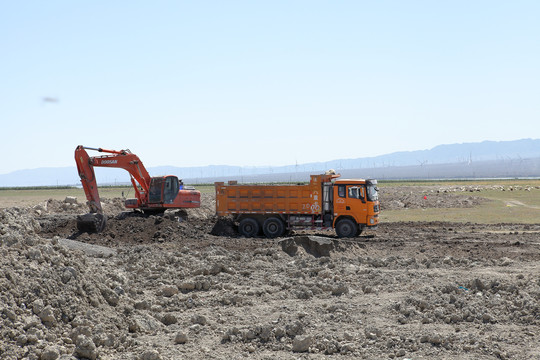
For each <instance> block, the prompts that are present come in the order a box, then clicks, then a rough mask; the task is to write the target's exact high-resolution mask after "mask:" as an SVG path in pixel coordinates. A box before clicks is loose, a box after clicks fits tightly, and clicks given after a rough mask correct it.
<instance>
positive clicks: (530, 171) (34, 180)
mask: <svg viewBox="0 0 540 360" xmlns="http://www.w3.org/2000/svg"><path fill="white" fill-rule="evenodd" d="M328 169H335V170H336V171H337V172H338V173H341V174H342V175H343V176H347V177H364V178H368V177H373V178H378V179H419V178H431V179H433V178H490V177H540V139H522V140H515V141H483V142H478V143H463V144H451V145H439V146H436V147H434V148H433V149H430V150H417V151H401V152H395V153H391V154H386V155H381V156H375V157H365V158H356V159H338V160H332V161H326V162H316V163H307V164H297V165H296V164H295V165H288V166H276V167H268V166H266V167H240V166H227V165H209V166H201V167H174V166H157V167H150V168H148V171H149V172H150V174H151V175H152V176H157V175H177V176H178V177H180V178H182V179H184V182H185V183H193V184H196V183H212V182H214V181H226V180H232V179H235V180H239V181H245V182H248V181H258V182H259V181H261V182H262V181H305V180H307V179H308V178H309V176H308V175H309V174H317V173H321V172H324V171H326V170H328ZM95 171H96V177H97V179H98V183H99V184H100V185H111V184H118V185H120V184H124V183H129V175H128V173H127V172H126V171H125V170H121V169H104V168H95ZM79 184H80V181H79V177H78V174H77V170H76V167H75V166H70V167H62V168H39V169H31V170H18V171H14V172H11V173H9V174H1V175H0V187H12V186H57V185H58V186H59V185H79Z"/></svg>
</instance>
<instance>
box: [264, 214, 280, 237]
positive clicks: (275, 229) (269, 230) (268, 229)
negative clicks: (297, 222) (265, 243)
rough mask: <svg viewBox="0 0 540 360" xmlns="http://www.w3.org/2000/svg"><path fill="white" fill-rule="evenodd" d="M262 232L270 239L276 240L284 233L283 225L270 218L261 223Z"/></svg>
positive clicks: (277, 220) (275, 218)
mask: <svg viewBox="0 0 540 360" xmlns="http://www.w3.org/2000/svg"><path fill="white" fill-rule="evenodd" d="M263 232H264V235H266V237H268V238H270V239H273V238H277V237H279V236H281V235H283V233H284V232H285V224H283V221H281V219H279V218H277V217H270V218H268V219H266V220H265V221H264V223H263Z"/></svg>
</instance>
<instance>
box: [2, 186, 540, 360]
mask: <svg viewBox="0 0 540 360" xmlns="http://www.w3.org/2000/svg"><path fill="white" fill-rule="evenodd" d="M446 190H448V189H441V188H440V186H433V187H430V188H429V187H428V188H426V187H401V186H395V187H391V186H390V187H383V188H382V189H381V193H380V197H381V207H382V212H383V213H384V211H385V210H386V211H389V212H393V213H395V212H396V211H399V210H403V211H405V209H408V210H409V211H410V210H411V209H428V210H429V209H431V210H434V209H435V210H439V209H440V211H441V214H443V212H442V211H443V210H445V209H464V210H465V209H471V208H474V207H478V206H480V205H481V204H483V203H485V202H486V201H488V200H486V199H484V198H482V191H480V190H481V189H480V190H478V189H476V190H475V192H474V194H472V193H471V189H468V188H466V187H465V188H463V189H461V190H459V189H458V190H456V189H452V191H446ZM426 191H431V193H430V196H429V197H428V199H423V194H425V193H426ZM527 191H530V192H531V193H533V192H540V189H539V188H537V187H536V188H532V189H528V190H527ZM82 200H83V199H79V203H75V204H70V203H69V202H64V201H61V200H53V199H50V200H47V201H40V202H36V203H35V204H31V205H28V204H26V203H25V204H21V205H19V206H14V205H13V204H10V207H3V208H2V205H1V204H0V269H1V270H0V315H1V316H0V358H1V359H43V360H54V359H92V360H93V359H141V360H153V359H244V358H245V359H323V358H324V359H330V358H331V359H475V360H478V359H540V345H539V344H540V219H539V220H538V222H536V223H530V224H520V223H519V222H518V221H515V222H513V221H509V222H506V223H499V224H486V223H457V222H446V221H445V218H444V216H443V215H441V218H440V219H439V221H428V222H422V221H420V222H419V221H415V222H404V221H391V222H385V221H383V222H382V223H381V225H380V226H379V228H378V229H377V230H375V231H369V232H366V233H364V234H362V235H361V236H360V237H358V238H356V239H353V240H338V239H337V238H335V236H334V235H333V233H324V232H323V233H315V232H314V233H311V232H310V233H296V234H292V236H291V237H289V238H281V239H273V240H268V239H265V238H257V239H245V238H242V237H238V236H237V235H235V233H234V231H233V229H232V228H231V226H230V223H229V222H227V221H217V219H216V218H215V215H214V197H213V195H211V194H203V206H202V207H201V208H200V209H193V210H188V211H178V212H167V213H166V214H165V216H143V215H140V214H136V213H129V212H124V210H123V208H122V201H121V200H120V199H109V200H105V201H104V202H105V209H106V213H107V214H108V216H109V221H108V224H107V228H106V230H105V231H104V232H103V233H101V234H87V233H78V232H77V229H76V223H75V217H76V214H82V213H85V212H86V206H85V205H84V204H82V202H83V201H82ZM12 205H13V206H12ZM529 210H530V211H531V212H533V213H534V212H536V213H537V214H540V213H539V212H538V211H539V210H538V209H537V208H530V209H529ZM382 218H383V219H384V216H383V217H382ZM539 218H540V216H539ZM310 239H311V240H310Z"/></svg>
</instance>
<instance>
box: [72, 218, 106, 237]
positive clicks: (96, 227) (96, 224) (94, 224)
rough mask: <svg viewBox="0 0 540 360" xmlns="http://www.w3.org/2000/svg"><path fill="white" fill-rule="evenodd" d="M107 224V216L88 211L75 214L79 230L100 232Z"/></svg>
mask: <svg viewBox="0 0 540 360" xmlns="http://www.w3.org/2000/svg"><path fill="white" fill-rule="evenodd" d="M105 225H107V216H105V215H103V214H98V213H88V214H84V215H78V216H77V229H78V230H79V231H80V232H88V233H100V232H102V231H103V229H105Z"/></svg>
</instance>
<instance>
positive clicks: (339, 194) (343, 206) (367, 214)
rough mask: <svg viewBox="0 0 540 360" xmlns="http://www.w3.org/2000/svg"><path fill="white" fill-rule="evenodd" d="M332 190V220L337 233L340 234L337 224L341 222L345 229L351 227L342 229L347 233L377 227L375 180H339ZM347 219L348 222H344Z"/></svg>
mask: <svg viewBox="0 0 540 360" xmlns="http://www.w3.org/2000/svg"><path fill="white" fill-rule="evenodd" d="M333 188H334V191H333V198H334V201H333V204H334V212H333V219H334V227H335V228H336V230H337V231H338V232H340V230H339V227H340V225H339V223H340V222H342V221H343V222H344V223H346V225H347V227H352V228H351V229H342V230H344V231H345V232H347V233H348V232H349V231H354V232H355V233H360V232H361V231H362V229H363V227H370V228H373V227H376V226H377V224H378V223H379V210H380V205H379V196H378V188H377V180H372V179H368V180H363V179H339V180H335V182H334V186H333ZM347 219H348V220H350V221H346V220H347ZM351 224H353V225H354V226H353V225H351ZM356 224H360V225H359V226H356ZM364 224H365V225H364ZM342 226H345V225H342ZM356 227H358V229H356ZM344 236H347V235H344Z"/></svg>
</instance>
